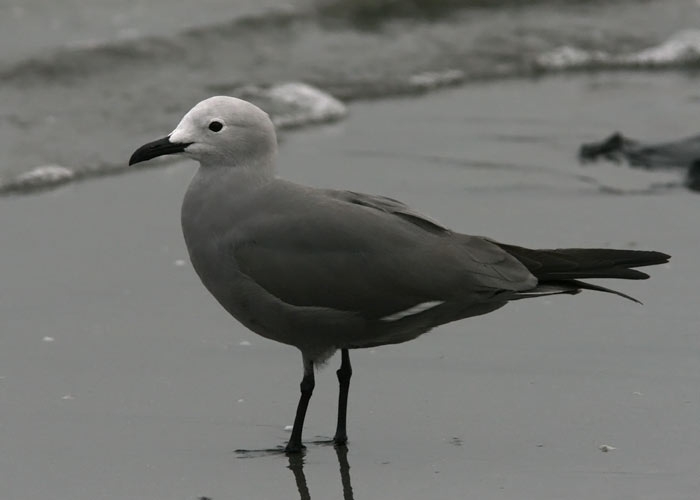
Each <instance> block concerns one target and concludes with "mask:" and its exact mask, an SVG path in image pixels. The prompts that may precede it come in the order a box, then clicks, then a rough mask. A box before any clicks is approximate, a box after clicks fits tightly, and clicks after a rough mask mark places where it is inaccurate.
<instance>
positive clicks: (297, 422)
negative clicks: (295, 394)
mask: <svg viewBox="0 0 700 500" xmlns="http://www.w3.org/2000/svg"><path fill="white" fill-rule="evenodd" d="M315 385H316V381H315V380H314V363H313V361H311V360H310V359H308V358H306V357H304V378H303V379H301V385H300V388H301V397H300V398H299V405H298V406H297V415H296V417H295V418H294V427H292V436H291V437H290V438H289V442H288V443H287V446H286V448H285V449H284V451H285V452H286V453H300V452H301V451H302V450H303V449H304V445H303V444H301V431H302V429H303V428H304V418H305V417H306V409H307V408H308V407H309V400H310V399H311V394H313V392H314V386H315Z"/></svg>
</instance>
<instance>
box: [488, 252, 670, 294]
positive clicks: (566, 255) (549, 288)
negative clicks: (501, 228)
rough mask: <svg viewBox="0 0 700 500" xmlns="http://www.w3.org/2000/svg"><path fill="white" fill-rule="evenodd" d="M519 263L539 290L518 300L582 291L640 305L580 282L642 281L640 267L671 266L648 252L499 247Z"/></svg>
mask: <svg viewBox="0 0 700 500" xmlns="http://www.w3.org/2000/svg"><path fill="white" fill-rule="evenodd" d="M498 245H499V246H500V247H501V248H503V249H504V250H505V251H506V252H508V253H509V254H511V255H513V256H514V257H515V258H516V259H518V260H519V261H520V262H521V263H522V264H523V265H524V266H525V267H527V269H528V270H529V271H530V272H531V273H532V274H534V275H535V277H536V278H537V280H538V286H537V287H536V288H534V289H532V290H528V291H526V292H521V293H518V294H517V295H516V296H515V299H521V298H527V297H532V296H538V295H553V294H575V293H578V292H579V291H580V290H595V291H598V292H605V293H612V294H614V295H619V296H620V297H624V298H626V299H629V300H632V301H634V302H637V303H641V302H639V301H638V300H637V299H635V298H634V297H630V296H629V295H626V294H624V293H622V292H618V291H617V290H612V289H610V288H606V287H603V286H599V285H593V284H591V283H586V282H584V281H580V280H581V279H591V278H613V279H628V280H640V279H647V278H648V277H649V275H648V274H646V273H644V272H642V271H638V270H637V269H634V268H637V267H644V266H655V265H658V264H664V263H666V262H668V260H669V259H670V256H668V255H666V254H664V253H661V252H654V251H647V250H614V249H607V248H560V249H551V250H550V249H545V250H535V249H530V248H523V247H518V246H514V245H504V244H501V243H499V244H498Z"/></svg>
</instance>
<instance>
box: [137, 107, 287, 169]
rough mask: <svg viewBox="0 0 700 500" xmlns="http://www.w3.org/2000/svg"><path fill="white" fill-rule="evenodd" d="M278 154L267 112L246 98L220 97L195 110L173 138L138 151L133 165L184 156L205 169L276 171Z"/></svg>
mask: <svg viewBox="0 0 700 500" xmlns="http://www.w3.org/2000/svg"><path fill="white" fill-rule="evenodd" d="M276 152H277V137H276V135H275V127H274V125H273V124H272V121H270V117H269V116H268V115H267V113H265V112H264V111H263V110H261V109H260V108H258V107H257V106H255V105H254V104H251V103H249V102H247V101H244V100H242V99H236V98H235V97H226V96H216V97H210V98H209V99H205V100H204V101H202V102H200V103H198V104H197V105H196V106H195V107H193V108H192V109H191V110H190V111H189V112H188V113H187V114H186V115H185V116H184V117H183V118H182V120H180V123H179V124H178V126H177V127H176V128H175V130H173V131H172V132H171V133H170V135H168V136H167V137H164V138H163V139H159V140H157V141H153V142H150V143H148V144H145V145H143V146H141V147H140V148H139V149H137V150H136V151H135V152H134V154H133V155H132V156H131V159H130V160H129V165H133V164H135V163H139V162H142V161H146V160H150V159H152V158H156V157H158V156H163V155H170V154H177V153H183V154H185V155H186V156H188V157H190V158H192V159H193V160H197V161H199V163H200V164H201V165H202V166H203V167H209V166H215V167H231V168H235V167H248V168H263V169H272V168H274V167H273V165H274V156H275V154H276Z"/></svg>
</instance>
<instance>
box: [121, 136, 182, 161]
mask: <svg viewBox="0 0 700 500" xmlns="http://www.w3.org/2000/svg"><path fill="white" fill-rule="evenodd" d="M190 144H192V143H191V142H184V143H183V142H170V137H163V138H162V139H158V140H157V141H153V142H149V143H148V144H144V145H143V146H141V147H140V148H138V149H137V150H136V151H134V154H132V155H131V158H129V165H134V164H136V163H140V162H142V161H146V160H151V159H153V158H157V157H158V156H163V155H172V154H175V153H184V152H185V148H187V146H189V145H190Z"/></svg>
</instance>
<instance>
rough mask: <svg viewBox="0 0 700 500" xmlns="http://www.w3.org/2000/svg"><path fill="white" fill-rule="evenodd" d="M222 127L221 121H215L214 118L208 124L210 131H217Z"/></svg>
mask: <svg viewBox="0 0 700 500" xmlns="http://www.w3.org/2000/svg"><path fill="white" fill-rule="evenodd" d="M222 128H224V125H223V123H221V122H217V121H216V120H214V121H213V122H211V123H210V124H209V130H211V131H212V132H219V131H220V130H221V129H222Z"/></svg>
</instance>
